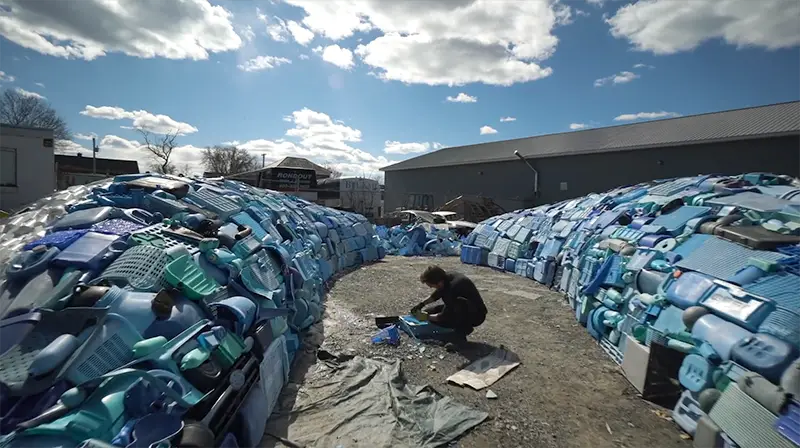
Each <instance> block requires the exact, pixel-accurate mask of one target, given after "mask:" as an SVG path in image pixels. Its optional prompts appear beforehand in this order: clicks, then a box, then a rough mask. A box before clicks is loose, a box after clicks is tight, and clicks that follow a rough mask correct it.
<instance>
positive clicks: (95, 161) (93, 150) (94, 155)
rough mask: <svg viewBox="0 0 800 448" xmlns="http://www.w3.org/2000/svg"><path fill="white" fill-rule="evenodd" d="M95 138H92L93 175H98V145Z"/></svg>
mask: <svg viewBox="0 0 800 448" xmlns="http://www.w3.org/2000/svg"><path fill="white" fill-rule="evenodd" d="M96 140H97V139H95V138H94V137H92V174H97V149H98V148H97V144H96Z"/></svg>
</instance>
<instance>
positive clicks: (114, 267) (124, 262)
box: [100, 245, 170, 292]
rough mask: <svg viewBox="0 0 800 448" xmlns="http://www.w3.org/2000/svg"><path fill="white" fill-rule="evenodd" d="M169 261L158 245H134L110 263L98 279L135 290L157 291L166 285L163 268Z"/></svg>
mask: <svg viewBox="0 0 800 448" xmlns="http://www.w3.org/2000/svg"><path fill="white" fill-rule="evenodd" d="M169 261H170V259H169V256H168V255H167V253H166V252H164V250H162V249H159V248H158V247H155V246H149V245H143V246H134V247H132V248H130V249H128V250H126V251H125V252H124V253H123V254H122V255H120V256H119V258H117V259H116V260H115V261H114V262H113V263H111V265H110V266H109V267H108V269H106V270H105V271H104V272H103V275H102V276H101V277H100V279H105V280H108V281H109V282H110V283H112V284H122V285H124V286H127V287H129V288H131V289H134V290H136V291H149V292H158V291H160V290H161V289H162V288H164V287H166V286H168V285H167V282H166V281H165V280H164V269H165V268H166V266H167V263H169Z"/></svg>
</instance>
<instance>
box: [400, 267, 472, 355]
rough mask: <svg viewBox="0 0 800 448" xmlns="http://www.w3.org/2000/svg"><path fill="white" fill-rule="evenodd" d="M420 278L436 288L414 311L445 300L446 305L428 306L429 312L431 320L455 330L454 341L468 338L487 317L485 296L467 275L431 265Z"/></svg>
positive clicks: (443, 302)
mask: <svg viewBox="0 0 800 448" xmlns="http://www.w3.org/2000/svg"><path fill="white" fill-rule="evenodd" d="M419 279H420V281H422V283H425V284H426V285H428V286H429V287H431V288H433V289H434V291H433V293H432V294H431V295H430V297H428V298H427V299H425V300H424V301H422V302H421V303H420V304H418V305H417V306H415V307H414V308H413V309H412V310H411V312H412V314H414V313H416V312H418V311H420V310H422V309H423V308H424V307H426V306H428V305H430V304H432V303H434V302H436V301H438V300H439V299H441V300H442V304H439V305H435V306H432V307H429V308H425V312H426V313H428V320H429V321H430V322H432V323H435V324H436V325H439V326H441V327H445V328H452V329H453V330H455V336H456V337H455V341H454V342H462V341H466V338H467V336H468V335H469V334H471V333H472V332H473V330H474V329H475V327H477V326H479V325H481V324H482V323H483V322H484V320H486V305H485V304H484V303H483V298H482V297H481V294H480V293H479V292H478V288H477V287H475V284H474V283H473V282H472V280H470V279H469V278H468V277H467V276H465V275H464V274H461V273H458V272H446V271H445V270H444V269H442V268H440V267H439V266H428V268H427V269H425V271H424V272H423V273H422V274H421V275H420V277H419Z"/></svg>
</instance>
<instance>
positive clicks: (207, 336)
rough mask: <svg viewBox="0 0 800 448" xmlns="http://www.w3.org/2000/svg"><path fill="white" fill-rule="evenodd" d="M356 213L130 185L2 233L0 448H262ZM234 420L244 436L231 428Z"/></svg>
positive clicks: (103, 190) (224, 186)
mask: <svg viewBox="0 0 800 448" xmlns="http://www.w3.org/2000/svg"><path fill="white" fill-rule="evenodd" d="M384 255H385V252H384V249H383V247H382V246H381V241H380V239H379V238H378V237H377V236H376V235H375V233H374V228H373V226H372V225H371V224H369V223H368V222H367V220H366V219H365V218H364V217H363V216H361V215H357V214H353V213H347V212H341V211H337V210H333V209H329V208H325V207H321V206H318V205H315V204H313V203H310V202H307V201H305V200H303V199H300V198H296V197H292V196H289V195H285V194H281V193H278V192H274V191H265V190H261V189H256V188H252V187H250V186H248V185H246V184H243V183H240V182H233V181H229V180H222V179H220V180H207V179H191V180H190V179H185V178H179V177H173V176H159V175H152V174H137V175H124V176H117V177H116V178H114V179H113V180H106V181H101V182H97V183H94V184H92V185H88V186H79V187H73V188H70V189H68V190H65V191H61V192H58V193H56V194H54V195H53V196H51V197H49V198H44V199H42V200H40V201H38V202H37V203H35V204H32V205H31V206H30V207H29V208H28V209H27V210H26V211H23V212H22V213H21V214H18V215H14V216H11V217H8V218H6V219H4V220H2V221H0V262H2V265H3V268H2V269H0V282H2V284H0V316H2V320H0V339H1V340H2V348H1V349H0V435H1V436H2V438H0V445H2V446H12V447H15V446H16V447H23V446H26V447H27V446H77V445H81V444H83V443H84V442H85V441H87V440H89V441H90V442H86V443H88V444H86V445H85V446H111V445H112V444H113V445H116V446H156V445H158V446H162V445H164V446H167V445H171V446H220V445H223V446H237V445H238V446H257V445H258V444H259V442H260V440H261V436H262V434H263V433H264V428H265V425H266V419H267V416H269V415H270V413H271V412H272V409H273V407H274V406H275V404H276V400H277V398H278V395H279V393H280V391H281V388H282V387H283V385H284V384H285V382H286V381H287V379H288V373H289V366H290V365H291V362H292V360H293V358H294V356H295V353H296V351H297V350H298V347H299V332H301V331H302V330H304V329H306V328H308V327H309V326H310V325H312V324H313V323H314V322H315V321H317V320H319V319H320V318H321V314H322V301H323V299H324V297H325V288H326V282H327V281H328V280H329V279H330V278H331V277H332V276H333V274H334V273H336V272H338V271H341V270H343V269H346V268H351V267H355V266H358V265H360V264H362V263H366V262H370V261H374V260H378V259H379V258H382V257H383V256H384ZM234 420H235V421H236V424H233V423H234Z"/></svg>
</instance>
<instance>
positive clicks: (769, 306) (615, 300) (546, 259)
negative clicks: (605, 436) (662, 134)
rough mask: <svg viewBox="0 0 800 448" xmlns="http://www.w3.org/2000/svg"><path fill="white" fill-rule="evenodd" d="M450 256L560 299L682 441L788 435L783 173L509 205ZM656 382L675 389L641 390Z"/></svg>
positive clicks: (796, 269)
mask: <svg viewBox="0 0 800 448" xmlns="http://www.w3.org/2000/svg"><path fill="white" fill-rule="evenodd" d="M461 260H462V261H463V262H464V263H469V264H476V265H488V266H490V267H492V268H494V269H499V270H504V271H507V272H511V273H516V274H517V275H521V276H525V277H528V278H530V279H533V280H535V281H537V282H539V283H541V284H544V285H546V286H548V287H550V288H552V289H555V290H558V291H560V292H562V293H564V294H565V295H566V297H567V300H568V303H569V305H570V306H571V307H572V309H573V311H574V313H575V318H576V319H577V320H578V321H579V322H580V323H581V324H582V325H583V326H585V327H586V329H587V331H588V332H589V334H590V335H591V336H592V337H593V338H595V339H596V340H597V341H598V342H599V344H600V345H601V347H602V348H603V349H604V350H605V351H606V352H607V353H608V354H609V355H610V356H611V357H612V358H613V359H614V361H615V362H617V363H618V364H620V365H621V366H622V368H623V371H624V372H625V374H626V376H627V377H628V379H629V380H630V381H631V383H632V384H633V385H634V386H635V387H636V388H637V389H639V392H641V393H642V395H643V396H644V397H645V398H647V397H648V396H653V395H658V394H659V393H661V394H664V393H672V394H675V398H676V400H677V401H676V402H675V404H674V410H673V415H672V416H673V419H674V420H675V421H676V422H677V423H678V424H679V425H680V426H681V427H682V428H683V429H684V430H685V431H686V432H687V433H689V434H691V435H692V436H694V437H695V439H696V441H697V443H699V445H696V446H714V447H716V446H720V447H721V446H725V445H724V443H725V441H726V440H727V441H733V442H735V444H737V445H738V446H741V447H747V446H750V447H754V448H755V447H760V446H781V447H783V446H786V447H788V446H795V445H794V444H796V443H800V441H798V436H797V434H800V404H799V403H798V401H796V400H798V399H800V361H798V356H800V292H798V291H800V182H798V180H797V179H792V178H789V177H786V176H778V175H772V174H766V173H749V174H744V175H739V176H713V175H704V176H696V177H688V178H677V179H668V180H660V181H653V182H647V183H642V184H638V185H633V186H627V187H622V188H618V189H615V190H611V191H608V192H606V193H602V194H591V195H588V196H585V197H581V198H576V199H573V200H568V201H563V202H560V203H557V204H553V205H543V206H540V207H537V208H534V209H528V210H517V211H515V212H513V213H507V214H504V215H501V216H496V217H493V218H491V219H489V220H487V221H484V222H482V223H481V224H480V225H479V226H478V228H477V229H476V230H475V231H474V232H472V233H471V234H470V235H469V236H468V237H467V240H466V241H465V244H464V245H463V246H462V248H461ZM670 362H671V363H672V365H673V366H674V367H675V371H674V372H658V371H656V372H654V369H657V367H654V366H667V365H669V364H670ZM665 368H666V367H665ZM659 376H660V377H661V378H662V380H663V379H664V378H668V377H670V376H671V377H673V378H672V381H673V382H675V380H677V382H679V383H680V388H675V389H674V390H671V391H667V392H665V391H664V390H660V391H659V390H656V391H654V390H653V389H654V388H656V386H654V382H656V381H654V377H659ZM648 389H649V390H648ZM673 401H675V400H673ZM744 428H747V429H744Z"/></svg>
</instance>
